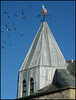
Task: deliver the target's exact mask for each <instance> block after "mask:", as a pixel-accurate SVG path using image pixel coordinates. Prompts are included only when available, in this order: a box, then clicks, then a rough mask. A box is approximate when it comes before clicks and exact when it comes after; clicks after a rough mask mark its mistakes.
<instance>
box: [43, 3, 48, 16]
mask: <svg viewBox="0 0 76 100" xmlns="http://www.w3.org/2000/svg"><path fill="white" fill-rule="evenodd" d="M42 8H43V9H42V11H43V13H44V15H47V10H46V8H44V5H43V4H42Z"/></svg>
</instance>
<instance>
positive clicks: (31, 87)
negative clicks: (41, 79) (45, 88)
mask: <svg viewBox="0 0 76 100" xmlns="http://www.w3.org/2000/svg"><path fill="white" fill-rule="evenodd" d="M33 93H34V80H33V78H31V79H30V94H33Z"/></svg>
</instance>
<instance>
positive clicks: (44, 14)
mask: <svg viewBox="0 0 76 100" xmlns="http://www.w3.org/2000/svg"><path fill="white" fill-rule="evenodd" d="M42 12H43V15H40V14H39V15H38V16H37V17H38V18H39V17H40V16H43V20H41V21H45V16H50V14H49V15H47V10H46V8H44V5H43V4H42ZM49 19H50V20H51V17H50V18H49Z"/></svg>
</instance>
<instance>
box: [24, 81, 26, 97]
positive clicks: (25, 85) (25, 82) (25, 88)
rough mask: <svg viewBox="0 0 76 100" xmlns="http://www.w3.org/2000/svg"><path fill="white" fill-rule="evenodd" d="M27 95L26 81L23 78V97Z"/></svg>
mask: <svg viewBox="0 0 76 100" xmlns="http://www.w3.org/2000/svg"><path fill="white" fill-rule="evenodd" d="M25 96H26V81H25V80H23V97H25Z"/></svg>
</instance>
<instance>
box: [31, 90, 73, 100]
mask: <svg viewBox="0 0 76 100" xmlns="http://www.w3.org/2000/svg"><path fill="white" fill-rule="evenodd" d="M33 99H35V100H38V99H75V89H68V90H64V91H60V92H56V93H51V94H47V95H42V96H37V97H34V98H30V99H29V100H33Z"/></svg>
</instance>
